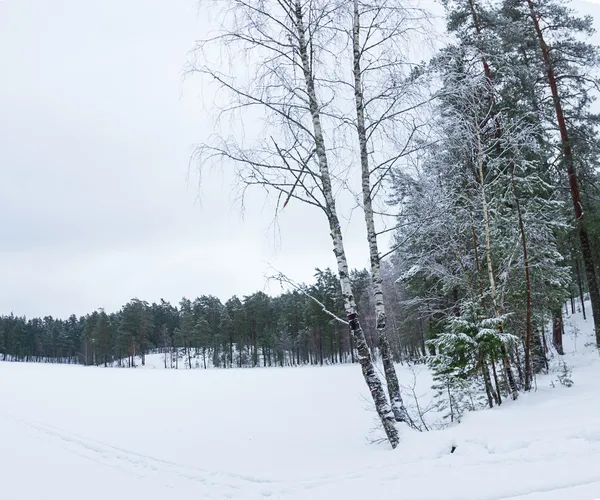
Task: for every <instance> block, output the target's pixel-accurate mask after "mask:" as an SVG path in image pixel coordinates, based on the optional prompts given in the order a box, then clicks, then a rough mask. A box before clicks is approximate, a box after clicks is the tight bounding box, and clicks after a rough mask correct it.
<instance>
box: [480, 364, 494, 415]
mask: <svg viewBox="0 0 600 500" xmlns="http://www.w3.org/2000/svg"><path fill="white" fill-rule="evenodd" d="M479 363H480V366H481V374H482V375H483V383H484V385H485V393H486V395H487V400H488V405H489V407H490V408H493V407H494V401H495V400H497V399H498V397H497V395H496V394H495V392H494V388H493V387H492V381H491V380H490V371H489V369H488V367H487V364H486V362H485V356H484V355H483V354H481V355H480V360H479Z"/></svg>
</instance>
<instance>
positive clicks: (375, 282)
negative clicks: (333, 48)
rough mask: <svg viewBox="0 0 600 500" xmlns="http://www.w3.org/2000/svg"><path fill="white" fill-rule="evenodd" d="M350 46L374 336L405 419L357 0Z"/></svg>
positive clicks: (397, 410)
mask: <svg viewBox="0 0 600 500" xmlns="http://www.w3.org/2000/svg"><path fill="white" fill-rule="evenodd" d="M352 47H353V56H354V67H353V71H354V103H355V106H356V129H357V132H358V143H359V147H360V166H361V173H362V193H363V209H364V214H365V223H366V226H367V240H368V242H369V257H370V263H371V286H372V289H373V297H374V300H375V326H376V329H377V338H378V340H379V349H380V352H381V359H382V361H383V370H384V373H385V379H386V382H387V388H388V394H389V397H390V402H391V404H392V411H393V412H394V418H395V419H396V421H397V422H406V421H408V415H407V412H406V408H405V406H404V402H403V401H402V395H401V394H400V384H399V383H398V376H397V374H396V368H395V367H394V361H393V356H392V352H391V349H390V343H389V338H388V335H387V315H386V312H385V303H384V300H383V279H382V277H381V261H380V257H379V247H378V245H377V232H376V230H375V216H374V213H373V199H372V193H371V172H370V170H369V153H368V150H367V131H366V126H365V105H364V99H363V92H362V73H361V67H360V61H361V47H360V13H359V9H358V0H354V24H353V29H352Z"/></svg>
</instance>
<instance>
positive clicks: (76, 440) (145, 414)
mask: <svg viewBox="0 0 600 500" xmlns="http://www.w3.org/2000/svg"><path fill="white" fill-rule="evenodd" d="M588 311H589V304H588ZM566 329H567V334H566V335H565V353H566V354H565V356H563V357H562V359H564V361H565V362H566V363H567V364H568V365H569V366H571V367H573V373H572V379H573V381H574V385H573V386H572V387H570V388H567V387H564V386H563V385H561V384H559V383H558V382H557V375H558V373H557V372H556V367H557V360H558V356H557V357H555V358H554V359H553V365H554V367H555V369H554V371H553V372H552V373H551V374H550V375H548V376H543V377H539V378H538V380H537V381H536V382H537V391H536V392H533V393H531V394H527V395H522V396H521V398H520V399H519V400H518V401H516V402H512V401H510V402H505V403H504V404H503V405H502V406H501V407H500V408H494V409H493V410H486V411H480V412H476V413H471V414H468V415H466V417H465V419H464V421H463V423H461V424H460V425H457V426H454V427H450V428H446V429H443V430H438V431H432V432H428V433H417V432H413V431H409V430H407V429H403V430H402V442H401V444H400V446H399V448H398V449H397V450H395V451H392V450H390V449H389V447H388V446H387V445H386V444H385V443H378V444H373V442H372V441H373V440H374V438H378V437H379V436H380V435H381V434H380V431H378V430H376V431H375V433H373V432H372V431H373V429H374V427H375V422H376V420H375V416H374V413H373V411H372V409H371V405H370V404H369V402H368V393H367V389H366V385H365V384H364V382H363V380H362V378H361V373H360V369H359V367H358V366H357V365H346V366H330V367H318V368H309V367H306V368H271V369H268V368H267V369H264V368H261V369H234V370H216V369H213V370H179V371H177V370H164V369H163V370H160V369H158V368H160V366H161V364H160V363H159V362H157V363H152V365H153V366H155V368H156V369H147V370H142V369H135V370H133V369H118V368H109V369H105V368H90V367H87V368H84V367H78V366H59V365H34V364H18V363H0V401H2V405H1V407H0V443H1V447H0V471H2V474H1V477H2V493H1V498H2V499H3V500H17V499H18V500H29V499H36V500H37V499H38V498H60V499H61V500H75V499H77V500H79V499H80V498H86V499H94V500H95V499H105V498H107V497H111V498H117V499H119V498H130V497H131V496H133V495H135V496H136V497H137V498H144V499H146V500H155V499H156V500H158V499H161V500H162V499H164V498H167V495H169V498H174V497H184V496H186V495H193V497H194V498H213V499H228V498H229V499H244V500H254V499H264V498H273V499H281V500H308V499H310V500H325V499H327V500H333V499H340V500H359V499H360V500H364V499H366V498H369V499H377V500H392V499H394V500H397V499H398V498H402V499H408V500H438V499H439V500H441V499H444V500H452V499H456V500H458V499H460V500H500V499H518V500H559V499H560V500H564V499H569V500H590V499H591V500H593V499H596V498H600V398H599V397H598V394H599V391H598V380H600V357H599V356H598V354H597V353H596V351H595V348H594V347H593V346H592V345H590V343H591V342H593V337H592V334H591V319H588V321H587V322H586V321H584V320H583V319H582V317H581V314H580V313H576V314H575V315H573V316H572V317H571V316H569V317H568V318H567V319H566ZM398 369H399V377H400V379H401V382H402V383H404V384H410V380H411V379H412V373H411V372H410V371H409V369H408V368H407V367H406V366H399V367H398ZM420 371H421V374H420V375H419V379H418V380H419V387H418V390H417V392H418V393H424V392H426V391H427V387H428V386H429V384H430V383H431V379H430V377H429V374H428V373H426V371H424V369H423V368H420ZM427 397H428V396H426V397H425V400H426V399H427ZM453 445H455V446H456V451H455V452H454V453H450V450H451V448H452V446H453Z"/></svg>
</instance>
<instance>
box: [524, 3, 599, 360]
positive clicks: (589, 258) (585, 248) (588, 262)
mask: <svg viewBox="0 0 600 500" xmlns="http://www.w3.org/2000/svg"><path fill="white" fill-rule="evenodd" d="M526 1H527V5H528V6H529V15H530V17H531V20H532V22H533V26H534V28H535V33H536V36H537V39H538V41H539V44H540V50H541V52H542V58H543V60H544V65H545V66H546V78H547V80H548V85H549V87H550V91H551V92H552V100H553V101H554V110H555V112H556V121H557V124H558V130H559V132H560V138H561V146H562V151H563V158H564V161H565V164H566V166H567V174H568V177H569V188H570V191H571V199H572V201H573V207H574V209H575V220H576V221H577V230H578V233H579V242H580V245H581V254H582V256H583V265H584V267H585V275H586V280H587V285H588V290H589V293H590V301H591V303H592V316H593V318H594V331H595V333H596V346H597V347H598V348H599V349H600V290H599V289H598V282H597V280H596V269H595V266H594V258H593V253H592V245H591V243H590V238H589V235H588V232H587V227H586V223H585V220H584V210H583V204H582V201H581V194H580V192H579V181H578V179H577V173H576V172H575V161H574V158H573V150H572V148H571V142H570V141H569V131H568V129H567V123H566V120H565V115H564V112H563V109H562V103H561V97H560V95H559V92H558V85H557V83H556V75H555V74H554V66H553V64H552V59H551V58H550V51H549V50H548V45H546V40H545V39H544V33H543V31H542V28H541V26H540V21H539V19H540V15H539V14H538V13H537V12H536V10H535V6H534V4H533V1H532V0H526Z"/></svg>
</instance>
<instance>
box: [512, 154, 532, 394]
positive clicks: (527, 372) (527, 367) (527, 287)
mask: <svg viewBox="0 0 600 500" xmlns="http://www.w3.org/2000/svg"><path fill="white" fill-rule="evenodd" d="M511 165H512V167H513V168H512V171H511V181H512V189H513V194H514V196H515V205H516V207H517V217H518V219H519V232H520V233H521V245H522V248H523V266H524V267H525V295H526V299H525V301H526V313H525V390H526V391H530V390H531V384H532V381H533V368H532V364H531V275H530V270H529V256H528V253H527V235H526V234H525V224H523V214H522V213H521V203H520V202H519V197H518V196H517V186H516V183H515V172H514V164H513V163H512V161H511Z"/></svg>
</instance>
